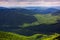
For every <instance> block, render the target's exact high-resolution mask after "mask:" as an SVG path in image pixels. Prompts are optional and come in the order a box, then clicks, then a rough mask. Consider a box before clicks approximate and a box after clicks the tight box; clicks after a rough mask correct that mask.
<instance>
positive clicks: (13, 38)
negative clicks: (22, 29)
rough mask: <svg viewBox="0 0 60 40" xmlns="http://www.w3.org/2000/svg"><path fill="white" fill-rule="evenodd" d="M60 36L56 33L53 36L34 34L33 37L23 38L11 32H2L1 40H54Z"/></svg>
mask: <svg viewBox="0 0 60 40" xmlns="http://www.w3.org/2000/svg"><path fill="white" fill-rule="evenodd" d="M58 36H60V34H57V33H54V34H52V35H45V34H34V35H32V36H23V35H19V34H15V33H10V32H2V31H0V40H53V39H54V38H56V37H58Z"/></svg>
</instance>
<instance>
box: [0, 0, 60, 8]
mask: <svg viewBox="0 0 60 40" xmlns="http://www.w3.org/2000/svg"><path fill="white" fill-rule="evenodd" d="M0 6H5V7H20V6H21V7H22V6H23V7H25V6H48V7H50V6H60V0H0Z"/></svg>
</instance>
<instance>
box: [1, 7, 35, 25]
mask: <svg viewBox="0 0 60 40" xmlns="http://www.w3.org/2000/svg"><path fill="white" fill-rule="evenodd" d="M16 10H17V9H11V8H10V9H9V8H0V25H21V24H23V23H32V22H34V21H36V18H35V17H34V16H31V15H26V14H23V13H22V12H21V11H23V10H22V9H21V11H20V12H18V10H17V11H16ZM24 13H26V12H24Z"/></svg>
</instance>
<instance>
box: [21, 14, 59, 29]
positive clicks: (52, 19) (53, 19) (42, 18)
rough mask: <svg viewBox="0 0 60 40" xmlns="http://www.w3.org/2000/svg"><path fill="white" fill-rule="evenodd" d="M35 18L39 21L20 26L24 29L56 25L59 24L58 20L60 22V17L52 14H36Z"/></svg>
mask: <svg viewBox="0 0 60 40" xmlns="http://www.w3.org/2000/svg"><path fill="white" fill-rule="evenodd" d="M34 17H35V18H36V19H37V21H36V22H32V23H24V24H22V25H20V26H21V27H23V28H24V27H29V26H35V25H40V24H54V23H57V20H60V16H53V15H51V14H35V15H34Z"/></svg>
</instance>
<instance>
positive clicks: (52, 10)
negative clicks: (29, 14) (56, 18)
mask: <svg viewBox="0 0 60 40" xmlns="http://www.w3.org/2000/svg"><path fill="white" fill-rule="evenodd" d="M25 9H28V10H32V11H33V12H36V13H40V14H48V13H55V12H57V11H60V9H58V8H53V7H51V8H50V7H26V8H25Z"/></svg>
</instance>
